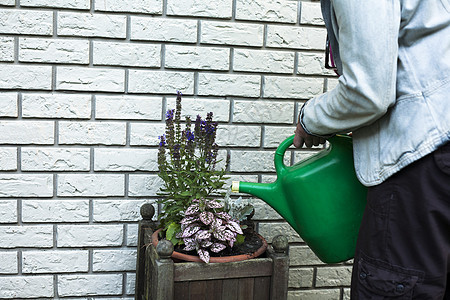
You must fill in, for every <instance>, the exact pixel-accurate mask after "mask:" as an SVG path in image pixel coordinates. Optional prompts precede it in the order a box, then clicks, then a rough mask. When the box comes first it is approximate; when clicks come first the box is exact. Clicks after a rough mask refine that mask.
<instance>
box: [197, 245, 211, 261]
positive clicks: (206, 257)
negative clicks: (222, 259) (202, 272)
mask: <svg viewBox="0 0 450 300" xmlns="http://www.w3.org/2000/svg"><path fill="white" fill-rule="evenodd" d="M197 253H198V256H199V257H200V259H201V260H203V261H204V262H205V263H209V252H208V251H207V250H205V249H201V248H200V249H198V250H197Z"/></svg>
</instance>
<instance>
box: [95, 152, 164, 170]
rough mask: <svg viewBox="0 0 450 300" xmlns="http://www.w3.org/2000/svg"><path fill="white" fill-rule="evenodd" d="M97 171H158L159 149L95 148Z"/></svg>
mask: <svg viewBox="0 0 450 300" xmlns="http://www.w3.org/2000/svg"><path fill="white" fill-rule="evenodd" d="M94 151H95V152H94V170H95V171H158V150H157V149H112V148H107V149H105V148H102V149H95V150H94Z"/></svg>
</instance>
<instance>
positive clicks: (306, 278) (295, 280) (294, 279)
mask: <svg viewBox="0 0 450 300" xmlns="http://www.w3.org/2000/svg"><path fill="white" fill-rule="evenodd" d="M313 279H314V268H290V269H289V287H290V288H311V287H313Z"/></svg>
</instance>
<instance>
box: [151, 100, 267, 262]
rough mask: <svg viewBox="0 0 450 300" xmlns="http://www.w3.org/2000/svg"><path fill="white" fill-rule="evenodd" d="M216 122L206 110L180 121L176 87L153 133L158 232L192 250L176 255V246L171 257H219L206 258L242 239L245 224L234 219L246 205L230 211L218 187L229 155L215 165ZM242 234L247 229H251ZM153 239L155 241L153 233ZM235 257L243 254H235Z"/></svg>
mask: <svg viewBox="0 0 450 300" xmlns="http://www.w3.org/2000/svg"><path fill="white" fill-rule="evenodd" d="M183 127H184V128H183ZM217 127H218V123H217V122H214V121H213V113H212V112H210V113H208V114H207V116H206V119H202V117H201V116H197V118H196V120H195V122H194V123H193V122H192V121H191V119H190V117H186V118H185V123H184V126H182V123H181V93H180V92H178V95H177V99H176V108H175V109H170V110H168V111H167V113H166V131H165V134H163V135H162V136H160V137H159V139H160V143H159V152H158V165H159V173H158V174H159V177H160V178H161V179H162V180H163V185H162V187H161V192H160V193H159V195H160V196H162V198H161V199H160V200H159V201H158V202H159V204H160V205H161V207H162V210H161V213H160V214H159V216H158V219H159V220H160V223H161V230H159V231H158V234H160V235H161V236H163V237H164V238H165V239H167V240H169V241H171V242H172V243H173V245H174V246H175V247H176V249H178V250H180V251H185V252H189V251H194V252H195V253H196V254H197V255H195V257H192V256H186V255H179V254H178V253H179V252H177V251H176V252H175V254H174V257H176V258H180V259H184V260H189V261H203V262H206V263H208V262H210V260H211V259H212V261H213V262H218V261H223V260H224V259H219V260H218V259H216V258H214V257H212V258H211V255H215V256H216V257H217V256H219V255H221V252H223V251H224V250H227V248H228V250H230V248H233V246H235V245H239V244H242V243H243V242H244V240H245V236H244V232H243V229H246V227H247V226H246V225H241V224H240V221H241V220H242V219H243V217H244V216H245V215H247V214H248V213H249V210H251V207H250V205H246V206H243V207H242V209H241V210H242V211H244V213H243V214H242V213H240V212H238V211H237V210H236V209H234V210H231V208H232V205H231V203H230V200H229V194H228V195H227V197H226V199H225V198H224V196H225V193H224V192H220V189H221V188H222V187H223V185H224V184H225V180H226V179H227V178H226V177H225V174H226V167H227V166H228V164H229V157H228V156H227V161H226V164H225V167H223V168H221V169H219V168H218V164H219V163H220V162H221V161H220V160H219V158H218V151H219V146H218V145H217V144H216V142H215V140H216V133H217ZM231 212H234V214H233V215H231V214H230V213H231ZM239 213H240V215H239ZM237 215H239V217H237ZM247 233H250V234H253V232H251V231H247ZM259 238H260V240H261V243H260V244H261V247H259V248H258V252H257V253H252V254H249V255H248V258H251V257H256V256H257V255H260V254H261V253H263V252H264V250H265V248H266V247H267V243H266V241H265V240H264V238H262V237H260V236H259ZM153 242H154V243H155V246H156V244H157V242H158V239H157V237H156V234H155V238H154V239H153ZM234 259H236V258H234ZM239 259H245V258H244V257H242V256H240V257H239Z"/></svg>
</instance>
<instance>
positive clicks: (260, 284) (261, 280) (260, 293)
mask: <svg viewBox="0 0 450 300" xmlns="http://www.w3.org/2000/svg"><path fill="white" fill-rule="evenodd" d="M270 282H271V281H270V277H256V278H255V285H254V287H253V290H254V293H253V300H269V298H270Z"/></svg>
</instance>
